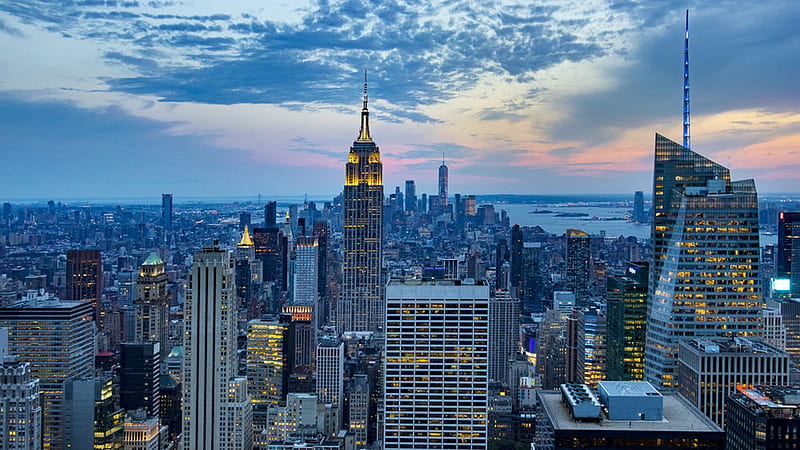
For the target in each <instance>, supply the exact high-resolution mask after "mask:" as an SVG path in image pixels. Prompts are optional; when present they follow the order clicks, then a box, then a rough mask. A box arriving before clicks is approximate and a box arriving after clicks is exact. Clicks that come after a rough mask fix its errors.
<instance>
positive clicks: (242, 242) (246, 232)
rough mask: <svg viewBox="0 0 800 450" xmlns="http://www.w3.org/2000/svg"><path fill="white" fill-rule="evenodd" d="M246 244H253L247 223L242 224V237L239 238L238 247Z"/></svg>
mask: <svg viewBox="0 0 800 450" xmlns="http://www.w3.org/2000/svg"><path fill="white" fill-rule="evenodd" d="M246 246H250V247H252V246H253V240H252V239H250V230H248V229H247V225H245V226H244V232H243V233H242V239H240V240H239V247H246Z"/></svg>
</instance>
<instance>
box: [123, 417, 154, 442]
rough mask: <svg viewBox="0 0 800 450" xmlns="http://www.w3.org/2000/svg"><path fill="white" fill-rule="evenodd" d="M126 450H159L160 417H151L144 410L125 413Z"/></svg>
mask: <svg viewBox="0 0 800 450" xmlns="http://www.w3.org/2000/svg"><path fill="white" fill-rule="evenodd" d="M123 428H124V430H125V438H124V444H125V446H124V448H125V450H159V441H160V437H161V433H160V432H161V426H160V422H159V420H158V417H150V416H148V415H147V414H146V413H145V412H144V411H143V410H137V411H131V412H129V413H128V414H126V415H125V421H124V423H123Z"/></svg>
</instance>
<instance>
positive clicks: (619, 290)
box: [606, 263, 649, 381]
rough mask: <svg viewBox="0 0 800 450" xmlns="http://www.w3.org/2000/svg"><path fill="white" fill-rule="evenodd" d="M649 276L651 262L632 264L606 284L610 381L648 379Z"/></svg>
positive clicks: (607, 361) (608, 371)
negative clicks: (646, 339)
mask: <svg viewBox="0 0 800 450" xmlns="http://www.w3.org/2000/svg"><path fill="white" fill-rule="evenodd" d="M648 276H649V268H648V264H647V263H631V264H628V267H627V269H626V271H625V273H624V274H623V275H614V276H611V277H609V278H608V281H607V283H606V305H607V311H608V313H607V314H608V321H607V324H608V339H607V343H606V346H607V352H608V354H607V358H606V379H607V380H615V381H642V380H644V345H645V325H646V323H647V291H648V288H647V282H648Z"/></svg>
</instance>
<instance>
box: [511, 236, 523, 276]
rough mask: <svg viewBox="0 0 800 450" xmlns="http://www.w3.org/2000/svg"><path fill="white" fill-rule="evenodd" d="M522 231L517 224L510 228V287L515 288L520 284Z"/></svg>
mask: <svg viewBox="0 0 800 450" xmlns="http://www.w3.org/2000/svg"><path fill="white" fill-rule="evenodd" d="M523 247H524V245H523V235H522V230H521V229H520V228H519V225H518V224H514V226H513V227H511V277H510V283H511V287H514V288H517V287H519V286H520V284H522V270H523V269H522V249H523Z"/></svg>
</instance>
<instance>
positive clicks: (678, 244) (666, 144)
mask: <svg viewBox="0 0 800 450" xmlns="http://www.w3.org/2000/svg"><path fill="white" fill-rule="evenodd" d="M685 41H686V42H685V47H684V115H683V145H680V144H678V143H675V142H673V141H671V140H669V139H667V138H665V137H663V136H661V135H660V134H656V138H655V162H654V168H653V223H652V227H651V230H652V231H651V236H652V239H651V240H652V243H653V265H652V266H651V273H650V280H651V281H650V283H649V289H650V293H649V296H648V302H649V304H648V318H647V338H646V344H645V379H646V380H648V381H650V382H652V383H653V384H655V385H656V386H657V387H658V388H659V389H665V390H671V389H676V387H677V386H676V381H677V379H676V376H677V373H676V363H677V353H678V343H679V341H681V340H688V339H693V338H702V337H713V336H721V337H733V336H743V337H749V336H760V335H762V334H763V330H762V319H761V309H762V308H763V304H762V302H761V279H760V274H759V257H760V247H759V222H758V199H757V194H756V188H755V183H754V182H753V180H742V181H731V176H730V171H729V170H728V168H726V167H724V166H722V165H720V164H718V163H716V162H714V161H711V160H709V159H708V158H705V157H704V156H702V155H700V154H698V153H695V152H693V151H692V150H690V145H689V144H690V136H689V13H688V10H687V12H686V33H685Z"/></svg>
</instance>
